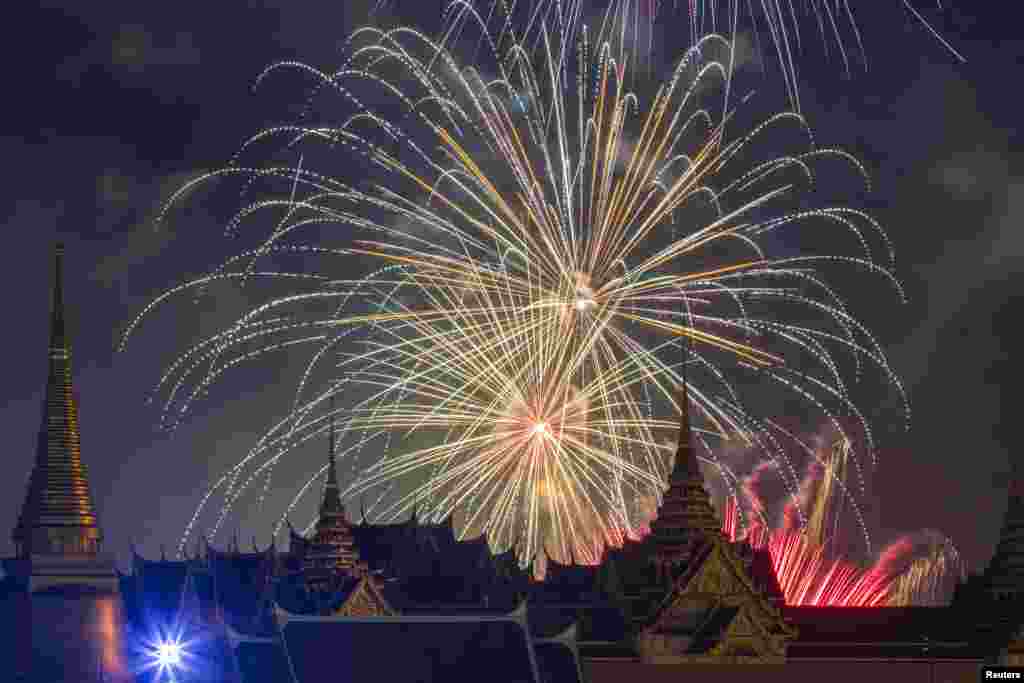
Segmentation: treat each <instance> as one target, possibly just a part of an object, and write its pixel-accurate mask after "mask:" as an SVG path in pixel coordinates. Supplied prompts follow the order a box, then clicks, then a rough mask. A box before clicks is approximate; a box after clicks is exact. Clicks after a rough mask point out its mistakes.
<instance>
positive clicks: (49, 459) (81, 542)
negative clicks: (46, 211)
mask: <svg viewBox="0 0 1024 683" xmlns="http://www.w3.org/2000/svg"><path fill="white" fill-rule="evenodd" d="M63 258H64V246H63V245H62V244H57V247H56V250H55V254H54V282H53V310H52V314H51V320H50V345H49V353H48V355H49V375H48V377H47V382H46V394H45V396H44V397H43V411H42V412H43V416H42V424H41V425H40V428H39V438H38V442H37V446H36V458H35V465H34V467H33V469H32V475H31V478H30V479H29V484H28V492H27V493H26V495H25V502H24V504H23V505H22V508H21V515H20V516H19V518H18V523H17V526H16V527H15V528H14V532H13V534H12V538H13V540H14V544H15V547H16V549H17V558H15V562H13V563H8V564H9V570H13V572H12V573H13V574H14V575H16V576H18V577H19V578H20V579H21V580H22V581H23V582H24V583H25V584H26V588H28V590H29V591H31V592H35V591H39V590H46V589H49V588H52V587H58V586H64V585H72V586H88V587H91V588H94V589H103V590H110V591H116V589H117V576H116V572H115V570H114V566H113V562H112V561H111V560H110V559H108V558H105V557H103V556H102V555H101V541H102V534H101V533H100V527H99V523H98V521H97V518H96V510H95V507H94V505H93V500H92V495H91V493H90V490H89V480H88V476H87V470H86V467H85V464H84V463H83V462H82V453H81V443H80V438H79V429H78V407H77V405H76V402H75V396H74V389H73V386H72V381H71V345H70V340H69V338H68V337H69V335H68V332H67V327H66V323H65V315H64V296H63V281H62V266H63Z"/></svg>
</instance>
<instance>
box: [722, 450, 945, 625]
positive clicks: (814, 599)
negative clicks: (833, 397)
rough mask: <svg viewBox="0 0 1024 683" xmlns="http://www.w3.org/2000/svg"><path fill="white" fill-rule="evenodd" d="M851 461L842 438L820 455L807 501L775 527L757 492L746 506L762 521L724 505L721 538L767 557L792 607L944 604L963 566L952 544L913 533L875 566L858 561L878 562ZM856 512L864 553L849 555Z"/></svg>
mask: <svg viewBox="0 0 1024 683" xmlns="http://www.w3.org/2000/svg"><path fill="white" fill-rule="evenodd" d="M849 454H850V445H849V443H848V442H846V441H845V439H839V440H837V441H836V442H835V443H834V444H833V446H832V448H831V451H830V452H829V453H826V454H824V455H818V456H817V457H816V460H814V461H812V465H811V466H810V467H808V469H807V473H806V475H805V478H804V481H803V485H802V486H801V489H802V493H803V495H802V496H800V497H794V498H793V499H792V500H790V501H789V502H788V503H787V504H786V505H785V506H784V508H783V514H782V515H781V519H780V522H779V524H778V525H776V526H774V528H773V526H772V525H771V524H770V523H769V522H767V521H766V517H765V513H764V511H765V508H766V507H767V504H766V503H765V502H764V501H763V500H761V499H760V496H759V495H758V493H757V491H756V490H755V489H754V488H753V487H751V486H747V487H744V491H745V494H746V498H745V499H744V500H743V501H742V502H743V503H744V506H747V507H752V508H753V509H755V510H756V511H757V512H758V518H757V519H755V520H753V521H752V522H750V523H748V524H746V525H744V524H743V514H742V507H741V506H740V505H737V499H736V498H735V497H730V498H728V499H727V500H726V501H725V504H724V514H723V517H722V518H723V523H722V531H723V533H724V534H725V535H726V536H727V537H728V538H729V539H730V540H732V541H734V542H737V541H744V542H746V543H747V544H749V545H750V546H751V547H752V548H754V549H755V550H761V551H767V552H768V553H769V555H770V557H771V561H772V567H773V569H774V570H775V575H776V577H777V578H778V580H779V586H780V588H781V590H782V594H783V596H784V598H785V601H786V604H787V605H807V606H834V607H877V606H882V605H890V606H897V605H899V606H909V605H920V606H938V605H942V604H946V602H947V601H948V599H949V596H950V595H951V592H952V587H953V583H954V582H955V581H956V579H958V578H962V577H963V575H964V571H965V566H964V564H963V561H962V560H961V558H960V555H959V552H958V551H957V549H956V547H955V546H954V545H953V543H952V541H951V540H950V539H948V538H947V537H945V536H943V535H942V534H940V533H938V532H935V531H931V530H925V531H922V532H918V533H916V534H908V535H905V536H903V537H901V538H899V539H897V540H896V541H894V542H893V543H890V544H889V545H888V546H886V547H885V548H884V549H883V550H882V552H881V553H880V554H879V555H878V556H877V558H875V559H874V561H873V562H871V563H865V562H862V561H860V560H859V559H857V558H859V557H860V556H871V555H872V552H871V538H870V535H869V534H868V529H867V525H866V523H865V522H864V519H863V516H862V515H861V514H860V509H859V506H858V505H857V504H856V501H855V499H854V496H853V493H852V492H851V490H850V489H849V488H847V487H846V486H845V485H844V479H845V478H846V477H847V475H848V473H847V471H846V463H847V461H848V459H849V457H850V455H849ZM801 510H805V511H806V512H802V513H801V512H800V511H801ZM850 512H853V513H855V515H853V521H855V522H856V526H858V527H859V529H860V531H861V532H862V534H863V539H864V549H863V553H860V554H856V553H854V554H852V555H851V554H850V552H849V551H848V550H847V549H846V547H847V546H846V544H843V543H842V542H841V528H840V527H841V523H842V521H843V518H844V517H849V516H850V514H849V513H850ZM801 519H803V520H804V521H803V522H801V521H800V520H801ZM847 521H849V520H847Z"/></svg>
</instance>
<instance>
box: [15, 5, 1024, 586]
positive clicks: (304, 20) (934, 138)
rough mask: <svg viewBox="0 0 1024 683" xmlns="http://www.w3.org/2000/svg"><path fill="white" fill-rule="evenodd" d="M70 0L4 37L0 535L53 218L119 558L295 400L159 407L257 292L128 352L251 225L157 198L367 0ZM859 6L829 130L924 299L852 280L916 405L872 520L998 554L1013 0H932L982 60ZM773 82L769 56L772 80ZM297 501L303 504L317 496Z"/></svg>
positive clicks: (836, 67) (24, 447)
mask: <svg viewBox="0 0 1024 683" xmlns="http://www.w3.org/2000/svg"><path fill="white" fill-rule="evenodd" d="M66 4H68V3H57V2H53V3H48V2H44V3H39V4H37V5H36V6H34V7H32V6H29V3H24V4H23V6H22V8H21V10H20V14H18V15H17V21H12V20H9V21H7V22H6V25H7V32H8V35H6V36H5V37H4V40H3V41H2V44H3V45H4V47H3V48H2V49H3V50H5V51H7V54H5V55H4V57H5V59H4V63H5V65H6V68H5V70H4V71H5V76H6V77H5V82H4V85H3V91H4V93H5V98H4V99H5V102H6V104H5V105H4V107H3V112H2V116H3V119H4V126H3V130H2V132H0V136H2V137H0V151H2V154H3V163H4V166H5V172H4V176H5V182H4V190H3V192H2V193H0V216H2V217H3V224H4V226H5V230H4V235H3V238H4V241H3V250H4V255H5V256H6V267H5V268H3V269H2V271H0V278H2V280H0V284H2V289H3V291H4V292H6V293H7V294H6V302H7V304H6V305H7V313H6V316H5V320H6V324H5V326H4V340H3V350H4V355H3V383H2V385H0V430H2V433H3V435H4V440H5V444H4V449H3V451H4V459H5V463H4V469H3V475H4V476H3V477H2V479H0V555H5V554H9V553H10V552H11V551H12V550H13V547H12V544H11V543H10V541H9V533H7V530H9V529H11V528H13V526H14V524H15V522H16V518H17V513H18V510H19V508H20V506H21V504H22V500H23V496H24V488H25V485H26V482H27V479H28V476H29V471H30V468H31V466H32V462H33V458H34V447H35V439H36V433H37V430H38V426H39V419H40V402H41V400H42V393H43V387H44V384H45V380H46V343H47V335H48V315H49V306H50V299H49V285H50V282H49V278H50V277H51V267H52V265H51V264H52V256H51V250H52V247H53V243H54V241H55V240H57V239H58V238H60V239H63V240H64V241H65V242H66V243H67V247H68V253H67V258H66V275H65V282H66V283H67V291H66V294H65V298H66V301H67V304H68V306H69V309H70V310H69V318H70V321H71V322H70V329H71V331H72V334H73V338H72V339H73V356H72V358H73V363H74V370H75V381H76V383H77V389H78V395H79V401H80V415H81V431H82V449H83V457H84V459H85V461H86V463H87V464H88V466H89V468H90V477H91V480H92V487H93V493H94V496H95V498H96V503H97V506H98V508H99V513H100V519H101V523H102V525H103V527H104V530H105V534H106V538H107V547H108V548H109V549H110V550H112V551H114V552H117V553H118V554H119V556H120V558H121V562H122V565H123V564H124V562H125V561H126V560H127V551H128V547H129V542H130V541H131V540H132V539H134V540H135V542H136V544H137V545H138V546H139V548H140V549H141V550H142V552H143V553H144V554H146V555H148V556H150V557H152V556H154V555H159V553H160V546H161V545H162V544H166V546H167V548H168V552H170V550H171V549H172V548H173V547H174V545H175V544H176V542H177V539H178V537H179V536H180V532H181V530H182V528H183V526H184V524H185V522H186V521H187V519H188V517H189V516H190V514H191V511H192V509H193V508H194V506H195V504H196V503H197V502H198V498H199V496H200V495H201V493H202V490H203V487H204V485H205V483H206V482H207V480H208V479H209V478H210V477H212V476H215V475H218V474H220V473H221V472H222V471H223V469H224V468H225V467H226V466H227V465H229V464H230V463H232V462H234V461H236V460H237V459H238V458H239V457H241V455H243V454H244V452H245V451H246V450H247V449H248V448H249V447H250V446H251V445H252V444H253V442H254V440H255V439H256V438H257V437H258V436H259V435H260V434H261V433H262V431H263V429H264V427H265V426H266V425H267V424H268V423H269V422H270V420H271V419H274V418H277V417H280V416H281V415H282V412H283V411H284V410H285V409H286V405H287V404H288V402H289V400H290V397H291V391H290V390H291V387H292V386H293V382H294V378H295V376H296V372H297V371H298V369H299V368H300V367H301V366H300V364H299V363H298V362H294V363H292V362H287V361H282V362H277V363H269V364H261V365H260V366H258V367H257V368H255V369H254V370H252V371H247V373H246V376H245V377H244V378H242V379H241V380H239V381H236V382H232V383H228V384H227V385H225V386H224V387H218V388H216V389H215V391H214V392H213V393H212V394H211V399H210V400H209V401H205V402H203V403H201V404H200V406H199V410H198V412H197V414H196V415H195V416H194V419H192V420H191V421H190V422H189V423H187V424H186V426H185V427H183V428H182V429H180V430H179V431H178V432H177V433H175V434H174V435H173V437H168V436H166V435H164V434H160V433H158V432H157V431H156V430H155V427H156V424H157V421H158V419H159V412H158V409H157V408H156V407H155V406H151V405H149V406H148V405H146V404H145V399H146V397H147V396H148V395H149V393H150V390H151V389H152V388H153V387H154V386H155V384H156V382H157V380H158V378H159V376H160V374H161V372H162V370H163V368H164V366H165V365H166V363H168V362H169V361H170V360H171V359H172V358H173V356H174V353H175V352H176V351H180V350H182V349H183V348H185V346H186V344H187V343H188V341H189V340H190V339H194V338H195V337H196V335H197V334H199V332H200V331H205V332H211V331H213V330H214V329H216V327H217V326H218V323H223V322H225V321H227V320H228V318H227V316H228V315H230V314H231V312H232V311H233V310H242V308H243V307H244V306H245V304H246V300H245V294H243V293H239V294H236V295H235V297H236V299H237V300H235V301H231V300H230V299H229V300H227V301H225V300H224V298H218V299H217V303H216V305H215V304H214V302H213V301H212V300H207V301H204V302H203V303H200V304H192V303H191V302H190V301H186V302H185V303H180V302H179V304H178V305H176V306H175V307H173V308H172V309H169V310H168V311H165V312H164V313H163V314H161V315H159V316H157V317H156V318H154V319H152V320H150V321H149V322H148V323H147V324H146V325H144V326H143V328H142V330H140V333H139V335H138V336H137V337H134V338H133V340H132V342H131V343H130V344H129V346H128V349H127V351H126V352H124V353H115V351H114V348H113V347H114V344H115V342H116V341H117V339H118V335H119V333H120V331H121V330H122V329H123V328H124V327H125V325H126V324H127V323H128V322H129V321H130V320H131V319H132V318H133V317H134V316H135V315H136V314H137V313H138V311H139V310H140V309H141V307H142V306H144V305H145V304H146V303H147V302H148V301H149V300H151V299H152V298H153V297H154V296H155V295H156V294H158V293H159V292H160V291H162V290H163V289H165V288H167V287H168V286H170V285H172V284H175V283H177V282H179V281H180V280H182V279H183V278H184V277H185V276H187V275H189V274H200V273H203V272H206V271H207V270H209V269H211V268H213V267H215V266H216V265H218V264H219V263H220V262H221V261H222V260H223V259H224V258H225V257H226V256H227V255H229V254H231V253H234V252H235V251H237V250H239V249H240V248H242V247H240V246H239V243H238V242H232V241H230V240H228V239H226V238H225V237H224V236H223V218H224V216H223V215H222V213H219V212H218V211H217V210H215V208H214V206H215V203H213V202H211V203H209V204H207V203H204V201H202V198H200V199H199V200H196V199H195V198H194V199H193V200H192V201H190V202H189V205H188V208H187V210H185V211H182V212H178V213H176V214H175V216H174V218H173V220H171V221H170V222H169V223H165V224H163V225H162V226H161V227H160V228H159V229H154V225H153V221H152V219H153V216H154V214H155V212H156V211H157V210H158V208H159V206H160V205H161V203H162V201H163V200H165V199H166V198H167V196H168V194H169V193H170V192H171V191H173V190H174V189H176V188H177V187H178V186H179V185H180V184H181V183H182V182H183V181H185V180H187V179H189V178H191V177H193V176H194V175H195V174H196V173H198V172H201V171H203V170H206V169H211V168H216V167H219V166H222V165H224V164H225V163H226V162H227V161H228V160H229V158H230V156H231V155H232V154H233V153H234V152H235V151H236V150H237V148H238V145H239V144H240V143H241V142H242V141H243V140H244V139H245V138H246V137H248V136H249V135H250V134H252V133H254V132H256V131H257V130H259V129H260V128H262V127H264V126H266V125H268V124H270V123H273V122H277V121H283V120H287V119H288V118H289V116H290V111H289V108H288V105H289V104H290V103H295V102H299V103H301V99H302V93H301V88H298V87H293V88H291V89H288V88H285V89H284V90H283V92H285V93H286V94H287V98H286V99H282V98H279V97H277V96H276V93H277V91H276V90H275V89H274V88H270V89H269V90H268V91H264V90H260V91H258V92H256V93H255V94H254V93H253V91H252V87H251V86H252V84H253V82H254V80H255V78H256V76H257V75H258V74H259V73H260V71H261V70H262V69H263V68H264V67H265V66H266V65H268V64H269V63H271V62H274V61H278V60H282V59H300V60H302V61H305V62H308V63H310V64H317V65H323V66H333V65H335V64H336V63H337V61H338V58H337V45H338V44H339V43H340V42H341V40H343V39H344V37H345V36H346V35H347V34H348V32H349V31H350V30H351V29H352V28H354V27H355V26H357V25H358V24H360V23H363V22H364V21H365V17H366V16H367V5H368V4H369V0H361V2H349V1H346V2H307V1H306V0H289V1H288V2H285V1H283V0H282V1H280V2H246V3H242V2H237V1H236V0H219V1H218V2H203V3H199V2H193V1H191V0H183V1H180V2H175V3H137V2H120V1H115V0H111V1H108V2H102V3H75V5H77V6H78V7H77V8H76V9H74V10H68V9H64V8H63V7H62V5H66ZM398 4H399V9H398V10H396V11H398V12H401V13H402V16H403V18H404V19H406V20H408V21H411V22H414V23H419V24H420V25H421V26H424V27H426V28H428V29H433V28H434V27H436V25H437V22H438V3H437V2H436V1H435V0H423V2H422V3H421V2H419V0H399V2H398ZM851 4H853V5H855V6H856V10H857V11H858V12H859V13H860V14H859V17H860V25H861V28H862V30H863V33H864V34H865V42H866V45H867V56H868V65H867V66H868V68H867V71H865V70H864V65H863V61H862V60H857V61H855V62H854V67H853V70H852V77H851V78H846V77H844V75H843V69H842V65H841V64H840V63H839V62H838V61H837V60H836V59H835V55H834V54H833V56H832V58H831V59H825V58H823V57H824V56H823V53H822V50H821V43H820V41H819V40H817V36H816V34H815V31H816V29H815V28H813V27H812V26H811V25H810V24H807V25H806V29H807V38H808V39H807V40H806V44H805V46H804V49H805V52H806V55H805V57H804V58H802V59H801V60H800V62H799V64H800V67H801V70H802V71H801V83H802V85H801V87H802V90H801V93H802V96H803V103H804V109H805V113H806V114H807V115H808V117H809V118H810V121H811V123H812V124H813V126H814V129H815V132H816V135H817V139H818V140H819V142H821V143H822V144H823V145H825V146H839V147H843V148H845V149H847V150H849V151H851V152H853V153H854V154H855V155H857V156H858V157H859V158H860V159H861V160H862V161H863V162H864V163H865V164H866V165H867V167H868V169H869V170H870V172H871V174H872V176H873V180H874V183H875V191H874V192H873V194H872V195H871V196H870V197H869V198H868V200H867V201H866V203H865V204H864V206H866V207H867V208H868V209H869V210H870V211H871V212H872V213H873V215H875V216H876V217H878V218H879V219H880V220H881V221H882V223H883V224H884V225H885V226H886V228H887V229H888V231H889V234H890V235H891V237H892V238H893V240H894V242H895V245H896V250H897V274H898V275H899V276H900V278H901V279H902V280H903V282H904V284H905V285H906V288H907V291H908V295H909V298H910V303H909V304H907V305H905V306H900V305H898V304H897V303H896V302H895V300H893V299H886V300H884V301H883V300H882V299H881V298H879V300H878V303H877V305H876V304H875V303H874V299H873V298H868V299H867V300H866V301H865V300H856V296H855V295H854V297H853V299H854V308H855V310H856V312H857V313H858V314H859V315H860V317H861V318H862V319H863V320H864V321H865V322H867V323H868V325H869V326H870V327H872V328H873V330H874V331H875V332H876V333H877V335H878V337H879V338H880V340H881V341H882V342H883V344H884V345H885V346H886V347H887V349H888V351H889V353H890V359H891V361H892V365H893V367H894V368H895V370H896V371H897V373H899V374H900V375H901V376H902V378H903V379H904V380H905V381H906V383H907V386H908V388H909V390H910V395H911V401H912V407H913V411H914V415H913V424H912V429H911V431H910V433H909V434H906V435H901V434H900V431H899V430H898V429H896V428H895V427H894V428H892V429H888V430H887V433H886V434H885V438H884V441H883V442H882V454H881V464H880V469H879V470H878V473H877V475H876V476H875V477H874V482H875V484H874V487H873V491H874V493H875V494H876V496H877V502H876V504H875V506H874V508H873V510H872V517H873V519H874V520H875V523H876V525H877V530H876V532H875V537H876V540H877V541H880V542H884V541H886V540H888V539H891V538H893V537H895V536H896V535H898V534H899V533H901V532H905V531H913V530H916V529H921V528H924V527H929V528H934V529H938V530H940V531H942V532H944V533H946V534H948V535H949V536H951V537H952V538H953V540H954V541H955V543H956V544H957V545H958V547H959V548H960V549H961V551H962V552H963V554H964V555H965V557H966V558H967V559H968V561H969V562H970V563H971V564H972V565H973V566H976V567H978V566H982V565H983V564H984V563H985V562H987V561H988V558H989V556H990V554H991V552H992V548H993V544H994V542H995V540H996V536H997V533H998V525H999V520H1000V516H1001V515H1002V513H1003V509H1004V507H1005V492H1006V476H1007V472H1008V469H1009V462H1010V460H1009V458H1010V457H1011V455H1012V454H1013V453H1014V451H1015V449H1017V448H1019V447H1020V446H1019V444H1017V443H1016V442H1015V440H1014V439H1013V438H1012V433H1013V432H1012V421H1013V420H1014V419H1015V417H1016V416H1015V413H1014V411H1013V408H1012V406H1013V405H1014V404H1015V399H1014V398H1013V395H1012V394H1011V393H1010V390H1009V389H1007V390H1006V391H1004V389H1003V386H1004V385H1006V386H1007V387H1009V386H1010V382H1009V381H1008V379H1009V377H1010V376H1012V375H1013V374H1015V373H1016V372H1018V371H1019V369H1020V368H1019V367H1018V368H1017V370H1014V367H1017V366H1015V365H1014V364H1012V363H1011V361H1010V350H1011V349H1012V348H1017V347H1020V345H1021V341H1022V337H1021V334H1022V333H1021V332H1019V331H1018V325H1017V324H1016V322H1015V321H1016V320H1017V319H1018V318H1020V317H1021V314H1022V313H1024V306H1022V300H1021V298H1020V294H1019V292H1020V291H1022V290H1021V285H1022V284H1024V277H1022V266H1024V237H1022V225H1024V223H1022V221H1024V168H1022V162H1024V145H1022V140H1021V138H1020V136H1019V135H1018V133H1017V125H1018V124H1019V121H1020V116H1021V112H1022V109H1021V106H1020V104H1021V97H1022V95H1021V94H1020V92H1021V90H1020V83H1019V80H1018V79H1019V78H1020V76H1021V75H1022V74H1021V73H1020V69H1019V66H1018V65H1019V64H1020V63H1024V41H1021V39H1020V38H1019V34H1020V24H1019V22H1018V21H1017V18H1016V17H1015V16H1011V14H1012V13H1013V9H1012V8H1010V9H1004V6H1012V5H1013V3H997V2H986V3H979V2H970V0H949V2H946V3H943V4H944V5H946V8H945V10H944V11H941V12H940V11H939V10H937V9H935V3H929V2H925V1H924V0H920V2H918V3H917V4H918V5H920V6H921V7H922V11H925V12H926V16H927V17H928V18H929V19H930V20H932V21H933V22H934V24H935V26H936V27H937V28H938V29H939V30H940V31H941V32H942V33H943V34H944V36H945V37H946V38H948V39H949V40H950V42H951V43H952V44H953V45H954V46H955V47H956V48H957V49H958V50H959V51H960V52H962V53H963V54H964V55H965V56H966V57H967V58H968V62H967V63H966V64H960V63H958V62H957V61H956V60H955V59H954V58H953V57H952V56H951V55H950V54H949V53H948V52H947V51H946V50H945V49H944V48H942V47H941V45H939V43H938V42H936V41H935V40H934V39H933V38H932V37H931V36H929V35H928V34H927V32H926V31H925V30H924V29H922V27H921V26H920V24H918V23H917V22H915V21H914V20H913V18H912V17H911V16H910V15H909V14H908V13H907V12H906V11H905V10H903V9H902V8H901V7H900V3H899V2H897V0H872V1H871V2H855V3H851ZM949 5H953V7H950V6H949ZM865 7H868V9H865ZM970 12H979V13H981V14H980V15H979V16H972V15H971V14H970ZM1000 13H1006V14H1005V15H1001V14H1000ZM417 15H419V16H417ZM781 86H782V84H781V81H780V80H779V78H778V73H777V72H774V73H772V72H769V74H768V75H767V76H766V77H765V82H764V87H765V89H768V90H771V89H779V88H781ZM222 203H223V202H222ZM248 244H249V243H246V246H248ZM278 386H283V387H284V390H283V391H282V390H278V389H276V387H278ZM884 398H885V397H884V395H879V400H882V399H884ZM864 407H865V408H866V412H868V413H872V412H873V410H872V406H864ZM889 415H891V416H892V417H891V420H892V421H893V423H894V424H895V423H896V422H898V421H899V419H900V415H899V413H898V412H890V413H889ZM317 448H321V447H320V446H318V447H317ZM303 471H304V472H305V471H308V470H303ZM279 477H281V479H279V481H281V480H284V478H285V475H280V474H279ZM311 504H312V501H311ZM270 510H272V511H273V512H274V513H277V512H278V511H279V508H274V507H271V508H270ZM304 510H305V513H304V514H299V515H297V518H298V519H301V520H305V518H306V517H308V514H310V513H312V508H311V507H310V508H309V509H308V510H306V509H305V508H304ZM272 517H273V515H271V514H270V513H265V514H264V515H261V516H259V517H257V518H254V519H253V520H251V522H250V523H249V524H246V525H243V526H242V528H241V529H240V530H239V535H240V537H241V538H242V540H243V547H248V546H249V545H250V542H251V541H250V539H251V538H252V536H253V535H254V534H255V535H256V536H257V537H258V540H259V543H260V544H261V545H263V544H265V543H266V542H267V540H268V539H269V531H270V523H271V519H272Z"/></svg>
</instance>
